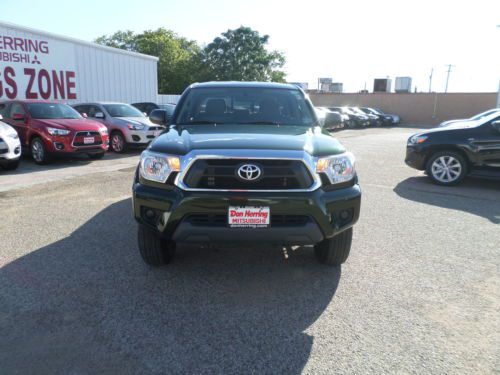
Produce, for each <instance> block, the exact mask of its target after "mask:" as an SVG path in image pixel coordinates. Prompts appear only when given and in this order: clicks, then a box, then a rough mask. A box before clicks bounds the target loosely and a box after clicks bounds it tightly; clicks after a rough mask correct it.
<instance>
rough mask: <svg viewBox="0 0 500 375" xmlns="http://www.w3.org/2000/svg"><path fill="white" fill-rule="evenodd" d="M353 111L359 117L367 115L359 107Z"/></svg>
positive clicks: (352, 109) (353, 108)
mask: <svg viewBox="0 0 500 375" xmlns="http://www.w3.org/2000/svg"><path fill="white" fill-rule="evenodd" d="M351 111H353V112H354V113H357V114H358V115H366V113H364V112H363V111H362V110H361V109H359V108H357V107H352V108H351Z"/></svg>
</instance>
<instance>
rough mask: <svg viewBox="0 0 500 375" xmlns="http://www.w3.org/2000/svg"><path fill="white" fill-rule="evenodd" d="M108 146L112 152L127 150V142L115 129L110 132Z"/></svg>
mask: <svg viewBox="0 0 500 375" xmlns="http://www.w3.org/2000/svg"><path fill="white" fill-rule="evenodd" d="M110 147H111V149H112V150H113V151H114V152H116V153H118V154H121V153H122V152H125V151H127V142H126V141H125V137H124V136H123V134H122V133H121V132H119V131H117V130H115V131H114V132H113V133H111V142H110Z"/></svg>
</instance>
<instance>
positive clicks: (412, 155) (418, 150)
mask: <svg viewBox="0 0 500 375" xmlns="http://www.w3.org/2000/svg"><path fill="white" fill-rule="evenodd" d="M426 156H427V155H426V153H425V152H424V150H423V148H422V147H421V146H419V145H411V146H410V145H408V146H406V157H405V163H406V164H407V165H408V166H410V167H412V168H415V169H418V170H420V171H423V170H425V161H426Z"/></svg>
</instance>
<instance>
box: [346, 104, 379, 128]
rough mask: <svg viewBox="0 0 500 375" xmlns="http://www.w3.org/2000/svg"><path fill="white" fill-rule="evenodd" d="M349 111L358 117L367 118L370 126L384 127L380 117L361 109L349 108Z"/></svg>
mask: <svg viewBox="0 0 500 375" xmlns="http://www.w3.org/2000/svg"><path fill="white" fill-rule="evenodd" d="M349 109H350V110H351V111H353V112H354V113H356V114H358V115H363V116H367V117H368V121H369V125H370V126H382V119H381V118H380V116H379V115H374V114H372V113H365V111H362V110H361V108H359V107H349Z"/></svg>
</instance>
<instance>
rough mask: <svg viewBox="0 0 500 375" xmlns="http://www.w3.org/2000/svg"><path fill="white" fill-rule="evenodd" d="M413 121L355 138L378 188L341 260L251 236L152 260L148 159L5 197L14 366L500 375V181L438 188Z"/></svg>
mask: <svg viewBox="0 0 500 375" xmlns="http://www.w3.org/2000/svg"><path fill="white" fill-rule="evenodd" d="M411 132H412V130H411V129H401V128H399V129H367V130H361V131H356V130H352V131H351V130H348V131H343V132H340V133H337V136H338V137H339V138H340V139H341V140H342V141H343V142H344V143H345V144H346V145H347V146H348V148H349V149H350V150H352V151H353V152H354V153H355V154H356V156H357V159H358V171H359V175H360V181H361V185H362V189H363V194H364V195H363V203H362V215H361V218H360V222H359V223H358V225H357V226H356V228H355V231H354V240H353V247H352V250H351V256H350V258H349V260H348V261H347V263H346V264H345V265H343V266H342V267H341V268H328V267H325V266H321V265H319V264H317V263H316V261H315V259H314V256H313V254H312V251H311V250H310V249H300V250H298V251H296V252H293V253H292V254H291V256H290V258H289V259H288V260H284V259H283V257H282V255H281V252H280V251H279V249H272V248H269V249H267V248H261V247H259V248H252V247H251V245H250V244H249V247H248V248H241V249H237V248H227V249H219V250H207V249H198V248H181V249H180V251H179V252H178V255H177V257H176V259H175V262H174V263H173V264H171V265H170V266H168V267H165V268H161V269H151V268H149V267H147V266H146V265H145V264H144V263H143V262H142V261H141V259H140V257H139V254H138V250H137V246H136V238H135V236H136V224H135V222H134V221H133V218H132V214H131V201H130V185H131V180H132V175H133V168H130V167H127V168H125V169H120V170H113V171H109V170H107V171H106V172H105V173H102V172H101V173H91V174H88V175H84V176H73V177H72V178H70V179H65V180H59V181H52V182H45V183H41V184H37V185H34V186H30V187H24V188H20V189H11V190H8V191H4V192H1V193H0V212H2V220H1V221H0V372H1V373H2V374H16V373H19V374H40V373H50V374H95V373H111V372H113V373H118V372H119V373H122V374H128V373H130V374H137V373H152V374H160V373H169V374H176V373H179V374H180V373H182V374H219V373H220V374H222V373H225V374H236V373H238V374H246V373H248V374H266V373H273V374H277V373H283V374H298V373H305V374H333V373H342V374H347V373H352V374H380V373H398V374H401V373H415V374H417V373H418V374H422V373H433V374H442V373H447V374H488V373H491V374H494V373H498V372H499V371H500V361H499V358H500V349H499V348H500V345H499V344H500V338H499V332H500V329H499V320H500V295H499V291H500V277H499V263H500V256H499V253H500V227H499V224H500V186H499V183H497V182H491V181H485V180H478V179H469V180H467V181H465V183H464V184H463V185H461V186H459V187H456V188H444V187H437V186H434V185H431V184H430V183H429V182H428V181H427V179H426V178H425V177H424V176H423V175H422V174H421V173H419V172H417V171H414V170H412V169H410V168H408V167H406V166H405V164H404V163H403V158H404V151H405V150H404V148H405V140H406V138H407V136H408V135H409V134H410V133H411ZM90 172H95V171H92V170H90ZM4 177H6V176H5V175H1V176H0V185H2V181H5V179H4ZM41 178H43V176H42V177H41ZM27 185H33V181H31V182H30V183H29V184H27Z"/></svg>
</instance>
